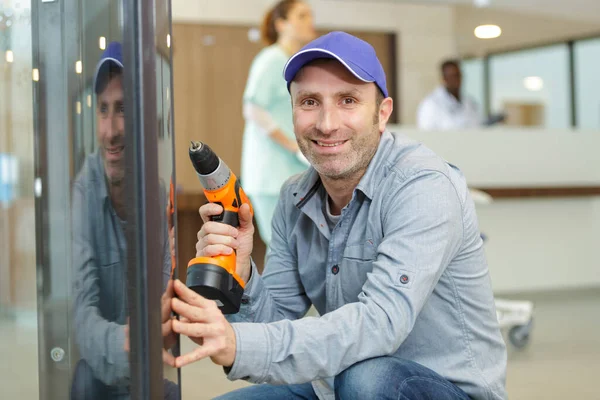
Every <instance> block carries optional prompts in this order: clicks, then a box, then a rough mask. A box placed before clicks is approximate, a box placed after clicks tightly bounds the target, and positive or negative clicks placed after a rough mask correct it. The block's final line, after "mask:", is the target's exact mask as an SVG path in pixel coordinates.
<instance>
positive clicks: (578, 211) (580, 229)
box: [390, 126, 600, 293]
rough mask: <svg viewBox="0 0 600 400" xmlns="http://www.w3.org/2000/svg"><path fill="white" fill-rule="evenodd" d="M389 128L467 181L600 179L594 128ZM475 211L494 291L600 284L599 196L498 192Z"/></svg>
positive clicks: (517, 183)
mask: <svg viewBox="0 0 600 400" xmlns="http://www.w3.org/2000/svg"><path fill="white" fill-rule="evenodd" d="M390 129H391V130H397V131H402V132H403V133H405V134H407V135H409V136H411V137H413V138H414V139H416V140H419V141H421V142H423V143H425V144H426V145H427V146H428V147H429V148H431V149H433V150H434V151H435V152H437V153H438V154H439V155H440V156H442V157H444V158H445V159H446V160H448V161H449V162H451V163H453V164H455V165H457V166H458V167H459V168H461V170H462V171H463V173H464V174H465V176H466V178H467V182H468V183H469V186H471V187H488V188H489V187H536V186H538V187H544V186H546V187H550V186H555V187H556V186H579V185H581V186H585V185H590V186H600V158H598V156H597V149H598V148H600V134H599V133H598V132H592V131H589V132H572V131H549V130H532V129H529V130H527V129H507V128H498V129H490V130H481V131H469V132H419V131H417V130H413V129H408V128H400V127H394V126H392V127H390ZM477 215H478V217H479V224H480V228H481V231H482V232H483V233H484V234H485V235H486V236H488V238H489V240H488V242H487V243H486V253H487V257H488V263H489V267H490V272H491V274H492V283H493V286H494V290H495V291H496V292H500V293H503V292H504V293H506V292H520V291H531V290H552V289H557V288H576V287H590V286H596V287H600V274H599V273H598V271H600V253H599V252H598V251H597V247H598V245H597V243H598V238H599V237H600V196H590V197H581V198H523V199H497V200H495V201H494V202H493V203H492V204H490V205H478V206H477Z"/></svg>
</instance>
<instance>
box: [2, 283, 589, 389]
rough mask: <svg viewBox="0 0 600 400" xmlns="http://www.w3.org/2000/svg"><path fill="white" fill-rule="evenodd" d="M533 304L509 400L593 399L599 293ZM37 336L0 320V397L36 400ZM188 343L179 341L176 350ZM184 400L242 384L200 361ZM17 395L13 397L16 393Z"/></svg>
mask: <svg viewBox="0 0 600 400" xmlns="http://www.w3.org/2000/svg"><path fill="white" fill-rule="evenodd" d="M513 298H527V299H531V300H533V301H534V302H535V305H536V309H535V316H536V317H535V327H534V332H533V336H532V338H531V343H530V345H529V347H527V348H526V349H524V350H522V351H516V350H514V349H513V348H509V369H508V392H509V395H510V398H511V399H517V400H520V399H545V400H552V399H561V400H563V399H568V400H571V399H577V400H580V399H582V400H583V399H585V400H588V399H599V400H600V389H598V384H597V383H596V382H595V380H596V379H598V377H600V318H599V316H600V289H596V290H585V291H578V292H573V291H570V292H560V293H553V294H536V295H530V296H514V297H513ZM36 335H37V331H36V329H35V326H34V324H27V323H24V324H23V323H17V321H15V320H14V319H2V320H0V359H1V360H2V362H0V398H1V399H17V398H19V399H37V398H38V388H37V382H38V376H37V368H38V363H37V357H38V356H37V338H36ZM192 346H193V344H192V343H191V342H190V341H188V340H183V343H182V350H183V351H186V350H188V351H189V350H190V349H191V348H192ZM181 375H182V384H183V387H182V391H183V398H184V399H186V400H187V399H199V400H203V399H210V398H212V397H214V396H216V395H219V394H222V393H225V392H227V391H230V390H233V389H235V388H239V387H242V386H244V385H246V383H245V382H229V381H228V380H227V379H226V378H225V376H224V375H223V372H222V370H221V368H219V367H216V366H215V365H213V364H212V363H211V362H210V361H206V360H205V361H201V362H198V363H196V364H194V365H191V366H188V367H186V368H184V369H183V370H182V374H181ZM17 393H18V394H17Z"/></svg>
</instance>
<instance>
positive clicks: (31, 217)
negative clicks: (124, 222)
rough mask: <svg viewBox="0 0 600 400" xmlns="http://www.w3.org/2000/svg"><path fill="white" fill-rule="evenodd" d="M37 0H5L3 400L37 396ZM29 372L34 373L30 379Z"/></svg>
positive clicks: (0, 280) (0, 49) (0, 215)
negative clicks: (34, 0)
mask: <svg viewBox="0 0 600 400" xmlns="http://www.w3.org/2000/svg"><path fill="white" fill-rule="evenodd" d="M31 56H32V49H31V3H30V1H29V0H20V1H18V0H4V1H0V357H1V359H2V360H3V361H2V362H0V398H3V399H17V398H24V399H33V398H37V396H38V386H39V383H38V375H37V373H36V371H37V368H38V352H37V348H38V339H37V316H36V308H37V301H36V267H35V266H36V259H35V251H36V238H35V235H34V234H33V233H34V232H35V198H34V191H33V188H34V184H33V182H34V152H33V146H34V136H33V110H32V106H33V104H32V102H31V93H32V85H33V84H34V82H33V79H32V77H33V75H32V58H31ZM23 377H27V379H26V380H24V379H23Z"/></svg>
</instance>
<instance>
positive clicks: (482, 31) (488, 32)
mask: <svg viewBox="0 0 600 400" xmlns="http://www.w3.org/2000/svg"><path fill="white" fill-rule="evenodd" d="M474 33H475V36H476V37H478V38H479V39H494V38H497V37H498V36H500V35H501V34H502V29H500V27H499V26H498V25H479V26H478V27H477V28H475V32H474Z"/></svg>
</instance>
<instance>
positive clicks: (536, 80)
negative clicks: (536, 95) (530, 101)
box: [523, 76, 544, 92]
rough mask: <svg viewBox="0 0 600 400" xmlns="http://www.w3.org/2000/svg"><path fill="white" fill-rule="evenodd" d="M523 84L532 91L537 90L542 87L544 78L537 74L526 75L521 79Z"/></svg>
mask: <svg viewBox="0 0 600 400" xmlns="http://www.w3.org/2000/svg"><path fill="white" fill-rule="evenodd" d="M523 86H525V89H527V90H531V91H532V92H539V91H540V90H542V89H543V88H544V80H543V79H542V78H540V77H539V76H528V77H527V78H525V79H523Z"/></svg>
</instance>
